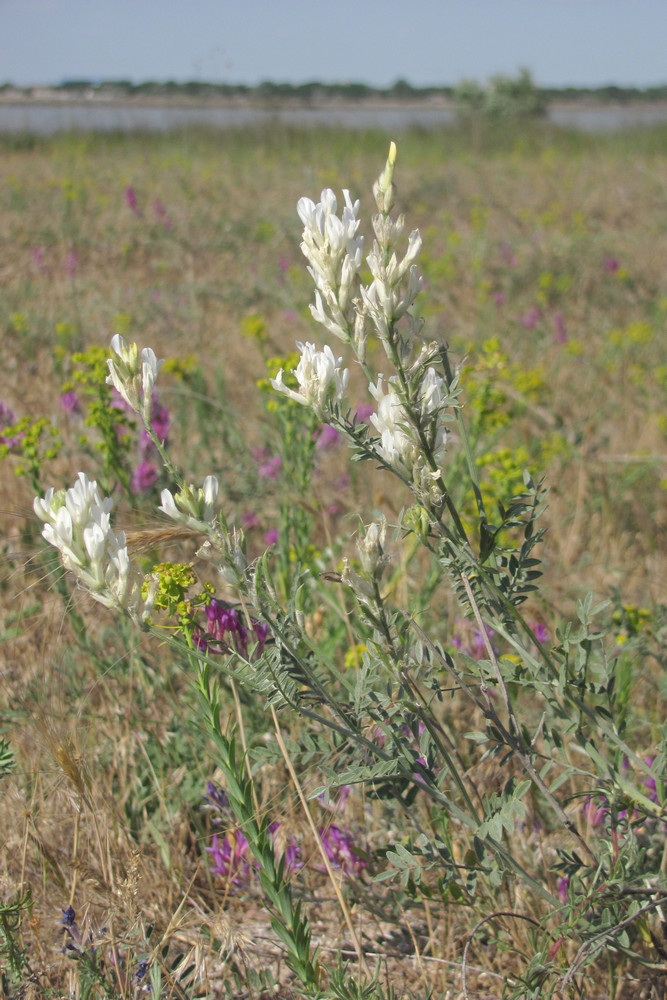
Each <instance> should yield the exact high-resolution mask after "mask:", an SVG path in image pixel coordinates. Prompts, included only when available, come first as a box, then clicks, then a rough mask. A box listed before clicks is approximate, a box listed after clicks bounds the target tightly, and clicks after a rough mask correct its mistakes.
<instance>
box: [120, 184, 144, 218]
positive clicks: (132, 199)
mask: <svg viewBox="0 0 667 1000" xmlns="http://www.w3.org/2000/svg"><path fill="white" fill-rule="evenodd" d="M124 194H125V204H126V205H127V207H128V208H129V210H130V211H131V212H133V213H134V214H135V215H137V216H138V215H141V212H140V211H139V205H138V203H137V192H136V191H135V190H134V188H133V187H132V185H131V184H128V185H127V186H126V188H125V192H124Z"/></svg>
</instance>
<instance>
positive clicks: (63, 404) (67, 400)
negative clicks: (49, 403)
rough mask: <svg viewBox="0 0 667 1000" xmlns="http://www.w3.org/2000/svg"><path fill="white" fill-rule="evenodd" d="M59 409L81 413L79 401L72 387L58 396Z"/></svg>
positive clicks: (65, 411)
mask: <svg viewBox="0 0 667 1000" xmlns="http://www.w3.org/2000/svg"><path fill="white" fill-rule="evenodd" d="M60 409H61V410H62V411H63V412H64V413H67V414H76V415H78V414H80V413H81V403H80V402H79V397H78V396H77V394H76V392H75V391H74V389H70V390H69V391H68V392H63V394H62V395H61V397H60Z"/></svg>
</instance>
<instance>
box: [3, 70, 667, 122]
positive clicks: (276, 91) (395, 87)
mask: <svg viewBox="0 0 667 1000" xmlns="http://www.w3.org/2000/svg"><path fill="white" fill-rule="evenodd" d="M34 89H35V88H32V87H14V86H13V85H12V84H11V83H5V84H2V85H0V93H3V92H4V93H7V92H11V91H20V92H21V93H23V94H27V95H29V94H30V93H32V92H33V91H34ZM40 89H41V88H40ZM48 89H49V90H53V91H54V92H61V93H68V94H72V95H75V96H82V95H84V94H89V93H93V94H100V95H107V96H112V97H117V98H121V99H122V98H130V97H188V98H216V97H220V98H227V99H234V98H236V99H238V98H244V99H250V100H257V101H265V102H276V103H279V102H284V101H290V102H299V103H302V104H310V103H315V102H318V101H327V100H341V101H349V102H354V101H364V100H368V99H379V100H392V101H423V100H427V99H429V98H434V97H436V98H437V97H441V98H447V99H450V100H454V101H456V103H457V104H458V105H459V106H460V107H461V108H462V109H463V110H464V111H466V110H467V111H468V112H470V113H475V112H480V113H483V114H485V115H492V116H493V115H496V114H498V115H502V114H504V110H503V109H507V108H508V107H511V108H512V109H513V110H512V113H515V112H516V111H517V110H518V111H519V113H523V114H540V113H543V111H544V110H545V109H546V106H547V104H548V103H549V102H551V101H554V100H558V101H583V100H586V101H596V102H598V103H601V104H610V103H616V104H623V103H625V104H627V103H631V102H651V101H664V100H667V83H665V84H660V85H658V86H654V87H643V88H641V87H619V86H616V85H614V84H608V85H606V86H603V87H538V86H537V85H536V84H535V83H534V82H533V80H532V78H531V76H530V74H529V73H528V71H526V70H522V71H521V72H520V73H519V74H518V75H517V76H516V77H508V76H497V77H492V78H491V79H490V80H489V81H487V82H486V83H485V84H480V83H477V82H476V81H472V80H464V81H462V82H461V83H459V84H457V85H456V86H439V87H435V86H434V87H414V86H413V85H412V84H411V83H408V81H407V80H403V79H399V80H396V82H395V83H393V84H392V86H390V87H371V86H369V85H368V84H366V83H358V82H349V83H322V82H320V81H317V80H313V81H310V82H308V83H301V84H292V83H274V82H272V81H269V80H267V81H264V82H262V83H260V84H258V85H257V86H253V87H250V86H248V85H246V84H242V83H207V82H205V81H202V80H188V81H185V82H180V81H176V80H166V81H158V80H146V81H144V82H143V83H134V82H133V81H132V80H89V79H85V80H78V79H73V80H63V81H62V82H61V83H59V84H57V85H56V86H53V87H50V88H48Z"/></svg>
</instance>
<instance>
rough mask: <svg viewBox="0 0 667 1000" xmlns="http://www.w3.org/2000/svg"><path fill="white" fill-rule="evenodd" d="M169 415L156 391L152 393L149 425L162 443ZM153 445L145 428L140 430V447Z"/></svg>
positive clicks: (164, 438)
mask: <svg viewBox="0 0 667 1000" xmlns="http://www.w3.org/2000/svg"><path fill="white" fill-rule="evenodd" d="M169 424H170V416H169V410H168V409H167V407H166V406H163V405H162V403H161V402H160V400H159V399H158V395H157V393H156V392H154V393H153V395H152V401H151V427H152V428H153V431H154V433H155V436H156V438H157V439H158V441H159V442H160V444H164V443H165V441H166V440H167V435H168V434H169ZM149 445H150V446H151V447H152V446H153V445H152V441H151V439H150V437H149V436H148V431H147V430H145V429H144V430H142V432H141V440H140V447H142V448H143V447H148V446H149Z"/></svg>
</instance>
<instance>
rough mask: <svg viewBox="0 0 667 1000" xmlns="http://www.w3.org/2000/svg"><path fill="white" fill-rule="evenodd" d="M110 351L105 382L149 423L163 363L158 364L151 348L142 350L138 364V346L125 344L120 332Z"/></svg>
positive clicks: (114, 339)
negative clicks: (153, 396) (154, 392)
mask: <svg viewBox="0 0 667 1000" xmlns="http://www.w3.org/2000/svg"><path fill="white" fill-rule="evenodd" d="M111 351H112V356H111V357H110V358H108V359H107V365H108V367H109V374H108V375H107V383H108V384H109V385H113V387H114V388H115V389H116V391H117V392H118V393H119V395H120V396H121V397H122V398H123V399H124V400H125V402H126V403H127V404H128V406H129V407H130V408H131V409H132V410H134V411H135V413H141V414H142V415H143V418H144V420H145V422H146V423H147V424H148V423H150V417H151V401H152V395H153V387H154V385H155V383H156V381H157V376H158V372H159V370H160V367H161V365H162V364H163V362H162V361H158V359H157V357H156V355H155V351H153V349H152V348H150V347H144V349H143V350H142V352H141V361H139V348H138V347H137V345H136V344H128V343H127V342H126V340H125V338H124V337H121V336H120V334H119V333H117V334H115V335H114V336H113V337H112V339H111Z"/></svg>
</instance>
